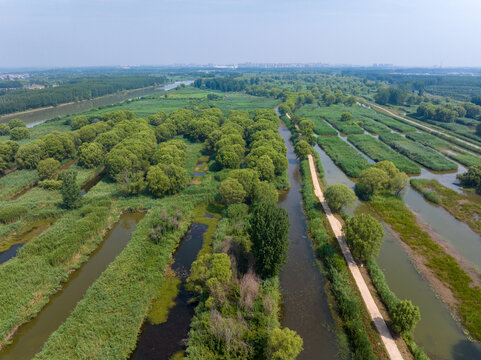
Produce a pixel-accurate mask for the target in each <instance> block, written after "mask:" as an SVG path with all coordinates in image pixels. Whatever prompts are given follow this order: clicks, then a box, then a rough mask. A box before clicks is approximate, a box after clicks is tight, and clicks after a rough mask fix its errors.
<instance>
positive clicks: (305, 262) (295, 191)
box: [279, 124, 339, 359]
mask: <svg viewBox="0 0 481 360" xmlns="http://www.w3.org/2000/svg"><path fill="white" fill-rule="evenodd" d="M279 133H280V135H281V136H282V138H283V139H284V144H285V145H286V147H287V159H288V160H289V168H288V170H287V171H288V174H289V180H290V188H289V191H288V192H287V193H285V194H283V195H282V196H280V198H279V206H282V207H283V208H284V209H286V211H287V212H288V214H289V220H290V224H291V225H290V228H289V249H288V256H287V263H286V264H285V265H284V268H283V269H282V272H281V274H280V284H281V292H282V300H283V316H282V325H283V326H287V327H288V328H289V329H292V330H295V331H296V332H297V333H298V334H299V335H300V336H301V337H302V339H303V340H304V351H302V352H301V353H300V355H299V357H298V359H336V358H338V356H337V353H338V351H339V348H338V345H337V341H336V335H335V334H334V332H333V331H332V328H333V326H334V324H333V318H332V315H331V311H330V308H329V305H328V302H327V296H326V293H325V286H326V280H325V279H324V277H323V275H322V274H321V272H320V270H319V266H318V264H317V262H316V256H315V253H314V250H313V248H312V245H311V241H310V240H309V238H308V235H307V220H306V216H305V215H304V212H303V209H302V196H301V193H300V190H301V188H302V184H301V174H300V170H299V161H298V160H297V158H296V155H295V154H294V147H293V146H292V144H291V142H290V140H289V139H290V136H291V133H290V131H289V130H288V129H287V128H286V127H285V125H284V124H282V125H281V126H280V128H279Z"/></svg>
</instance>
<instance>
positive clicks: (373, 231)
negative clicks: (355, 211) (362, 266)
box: [343, 214, 384, 261]
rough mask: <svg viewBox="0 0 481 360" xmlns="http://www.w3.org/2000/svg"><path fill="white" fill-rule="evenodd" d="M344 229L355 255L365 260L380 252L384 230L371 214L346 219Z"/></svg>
mask: <svg viewBox="0 0 481 360" xmlns="http://www.w3.org/2000/svg"><path fill="white" fill-rule="evenodd" d="M343 230H344V234H345V239H346V242H347V243H348V244H349V247H350V249H351V252H352V254H353V255H354V257H356V258H358V259H361V260H364V261H365V260H369V259H370V258H371V257H373V256H376V255H377V254H378V253H379V249H380V247H381V244H382V239H383V236H384V230H383V228H382V225H381V224H380V223H379V221H377V220H376V219H375V218H373V217H372V216H371V215H368V214H360V215H357V216H353V217H352V218H351V219H349V220H348V221H346V224H345V225H344V228H343Z"/></svg>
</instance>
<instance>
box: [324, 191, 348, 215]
mask: <svg viewBox="0 0 481 360" xmlns="http://www.w3.org/2000/svg"><path fill="white" fill-rule="evenodd" d="M324 195H325V197H326V200H327V203H328V204H329V207H330V208H331V210H332V211H333V212H339V211H341V209H342V207H343V206H348V205H349V204H351V203H352V202H354V201H355V200H356V195H355V194H354V191H352V190H351V189H349V188H348V187H347V186H346V185H344V184H334V185H331V186H328V187H327V189H326V191H325V193H324Z"/></svg>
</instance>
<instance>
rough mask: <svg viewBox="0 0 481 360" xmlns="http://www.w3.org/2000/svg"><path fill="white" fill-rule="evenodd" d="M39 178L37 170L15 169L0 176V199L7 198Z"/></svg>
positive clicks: (31, 184) (33, 183)
mask: <svg viewBox="0 0 481 360" xmlns="http://www.w3.org/2000/svg"><path fill="white" fill-rule="evenodd" d="M38 180H39V177H38V173H37V170H27V169H23V170H17V171H14V172H12V173H10V174H8V175H5V176H3V177H2V178H0V199H1V200H8V199H10V198H11V197H12V196H13V195H15V194H18V193H19V192H20V191H22V190H23V189H25V188H28V187H29V186H33V185H35V183H36V182H37V181H38Z"/></svg>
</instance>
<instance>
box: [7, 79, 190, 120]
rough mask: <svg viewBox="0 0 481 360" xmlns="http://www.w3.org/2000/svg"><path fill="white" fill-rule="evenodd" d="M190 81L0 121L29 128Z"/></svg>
mask: <svg viewBox="0 0 481 360" xmlns="http://www.w3.org/2000/svg"><path fill="white" fill-rule="evenodd" d="M192 83H193V80H186V81H176V82H174V83H172V84H167V85H164V86H160V87H159V86H157V87H155V86H151V87H148V88H142V89H135V90H127V91H121V92H118V93H115V94H110V95H106V96H102V97H99V98H95V99H91V100H83V101H79V102H75V103H69V104H65V105H59V106H56V107H48V108H41V109H34V110H31V111H26V112H21V113H14V114H7V115H4V116H1V117H0V123H2V122H6V121H8V120H10V119H13V118H18V119H20V120H22V121H24V122H25V124H27V127H29V128H31V127H33V126H35V125H38V124H41V123H43V122H45V121H47V120H50V119H53V118H54V117H57V116H66V115H72V114H77V113H80V112H84V111H87V110H90V109H93V108H96V107H99V106H105V105H112V104H116V103H119V102H122V101H126V100H129V99H134V98H139V97H142V96H147V95H152V94H155V93H157V92H159V91H169V90H172V89H174V88H176V87H177V86H179V85H181V84H185V85H190V84H192Z"/></svg>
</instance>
